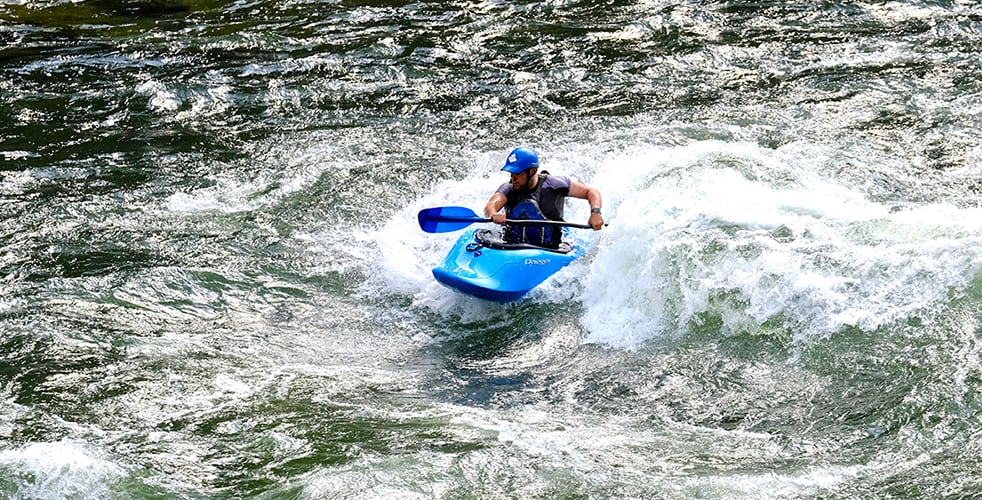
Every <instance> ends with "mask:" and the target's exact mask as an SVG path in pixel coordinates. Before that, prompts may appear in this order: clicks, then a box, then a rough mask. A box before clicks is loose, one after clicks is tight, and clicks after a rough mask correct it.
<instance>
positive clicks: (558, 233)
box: [484, 147, 604, 248]
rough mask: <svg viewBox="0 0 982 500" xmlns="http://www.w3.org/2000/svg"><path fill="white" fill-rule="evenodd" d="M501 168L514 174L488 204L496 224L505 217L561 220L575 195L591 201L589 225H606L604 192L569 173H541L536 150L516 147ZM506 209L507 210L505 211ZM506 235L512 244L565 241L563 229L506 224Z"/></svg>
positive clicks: (553, 244) (550, 244) (549, 244)
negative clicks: (567, 202) (565, 208)
mask: <svg viewBox="0 0 982 500" xmlns="http://www.w3.org/2000/svg"><path fill="white" fill-rule="evenodd" d="M501 170H504V171H505V172H508V173H509V174H511V180H510V181H509V182H506V183H504V184H502V185H501V187H499V188H498V190H497V191H495V193H494V194H493V195H491V199H490V200H488V204H487V205H485V207H484V214H485V215H486V216H487V217H489V218H490V219H491V220H493V221H494V222H495V223H496V224H504V223H505V219H529V220H557V221H561V220H563V208H564V205H565V202H566V197H567V196H571V197H573V198H580V199H584V200H587V201H588V202H590V220H589V221H588V224H590V226H591V227H592V228H593V229H594V231H599V230H600V229H601V228H602V227H603V225H604V218H603V215H602V214H601V207H602V205H603V202H602V200H601V198H600V191H598V190H597V189H596V188H593V187H590V186H587V185H585V184H581V183H579V182H575V181H571V180H570V179H569V177H566V176H562V175H549V172H546V171H542V172H541V173H539V155H538V154H536V152H535V151H533V150H532V149H530V148H526V147H520V148H515V149H513V150H512V151H511V153H510V154H509V155H508V159H507V161H505V166H504V167H501ZM502 208H504V209H505V210H506V211H504V212H502V210H501V209H502ZM504 237H505V241H506V242H508V243H530V244H533V245H538V246H543V247H551V248H555V247H558V246H559V243H560V242H561V241H562V228H561V227H547V226H506V228H505V234H504Z"/></svg>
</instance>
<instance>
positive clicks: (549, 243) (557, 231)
mask: <svg viewBox="0 0 982 500" xmlns="http://www.w3.org/2000/svg"><path fill="white" fill-rule="evenodd" d="M548 176H549V172H542V173H540V174H539V182H538V183H537V184H536V186H535V189H534V190H532V191H530V192H516V191H512V192H511V193H509V200H508V201H509V203H508V205H509V206H511V207H512V208H511V209H510V210H508V218H509V219H513V220H552V219H549V218H547V217H546V216H545V215H544V214H543V213H542V210H541V209H540V207H539V199H540V195H541V194H542V186H543V185H544V184H545V180H546V178H547V177H548ZM513 198H514V200H515V201H514V203H512V199H513ZM559 220H562V219H559ZM503 236H504V239H505V241H506V242H507V243H527V244H531V245H537V246H542V247H548V248H557V247H559V244H560V243H561V242H562V239H563V229H562V228H561V227H554V226H505V230H504V234H503Z"/></svg>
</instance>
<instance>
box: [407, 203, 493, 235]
mask: <svg viewBox="0 0 982 500" xmlns="http://www.w3.org/2000/svg"><path fill="white" fill-rule="evenodd" d="M417 219H418V220H419V228H420V229H422V230H423V231H426V232H427V233H447V232H450V231H456V230H458V229H463V228H465V227H467V226H469V225H471V224H473V223H475V222H488V221H489V220H491V219H482V218H481V217H478V216H477V214H475V213H474V211H473V210H471V209H469V208H466V207H435V208H425V209H423V210H420V211H419V215H418V216H417Z"/></svg>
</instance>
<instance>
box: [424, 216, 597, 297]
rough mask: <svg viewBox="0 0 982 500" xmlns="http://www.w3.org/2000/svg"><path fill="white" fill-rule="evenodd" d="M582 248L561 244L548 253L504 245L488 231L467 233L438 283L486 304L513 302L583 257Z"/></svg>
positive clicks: (439, 271)
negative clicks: (488, 302) (488, 301)
mask: <svg viewBox="0 0 982 500" xmlns="http://www.w3.org/2000/svg"><path fill="white" fill-rule="evenodd" d="M583 252H584V249H583V248H582V246H574V245H570V244H569V243H566V242H564V243H562V244H561V245H560V246H559V248H556V249H549V248H541V247H536V246H533V245H526V244H510V243H505V242H504V241H502V240H501V239H500V237H498V236H497V235H495V234H494V232H492V231H491V230H489V229H476V230H471V231H468V232H466V233H464V235H463V236H461V237H460V239H458V240H457V243H456V244H454V247H453V248H452V249H451V250H450V253H449V254H447V257H446V258H445V259H444V260H443V263H442V264H440V265H439V266H437V267H434V268H433V277H435V278H436V280H437V281H439V282H440V283H442V284H444V285H445V286H448V287H450V288H453V289H455V290H459V291H461V292H464V293H466V294H468V295H473V296H475V297H479V298H482V299H485V300H492V301H495V302H511V301H514V300H518V299H520V298H522V296H524V295H525V294H526V293H528V292H529V291H530V290H532V289H533V288H535V287H536V286H538V285H539V284H540V283H542V282H543V281H545V280H546V279H547V278H548V277H550V276H552V275H553V274H555V273H556V272H557V271H559V270H560V269H562V268H563V267H566V265H568V264H569V263H571V262H573V261H574V260H576V259H577V258H579V257H580V256H582V255H583Z"/></svg>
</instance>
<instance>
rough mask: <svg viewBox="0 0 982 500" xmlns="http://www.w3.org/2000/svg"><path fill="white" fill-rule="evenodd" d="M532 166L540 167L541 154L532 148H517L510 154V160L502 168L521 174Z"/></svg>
mask: <svg viewBox="0 0 982 500" xmlns="http://www.w3.org/2000/svg"><path fill="white" fill-rule="evenodd" d="M530 168H539V155H538V154H536V153H535V151H533V150H532V149H531V148H525V147H521V148H515V149H513V150H511V153H509V154H508V160H506V161H505V166H503V167H501V170H504V171H505V172H509V173H512V174H520V173H522V172H524V171H526V170H528V169H530Z"/></svg>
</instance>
